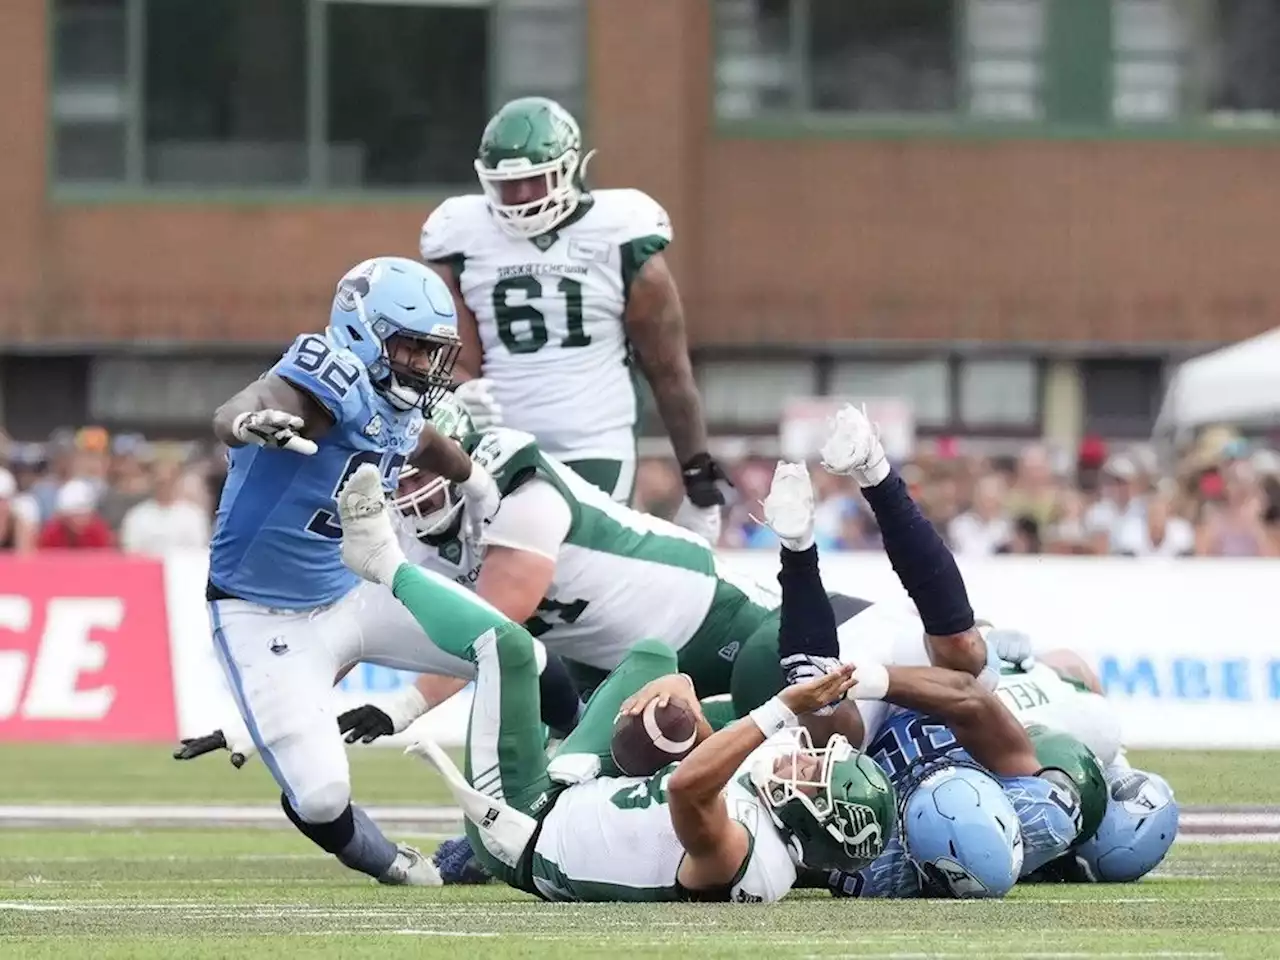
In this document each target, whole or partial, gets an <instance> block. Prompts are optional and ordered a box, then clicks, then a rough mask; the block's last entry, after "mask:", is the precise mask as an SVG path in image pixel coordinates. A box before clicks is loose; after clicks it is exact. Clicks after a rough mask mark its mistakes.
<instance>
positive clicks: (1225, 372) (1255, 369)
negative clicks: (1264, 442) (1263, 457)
mask: <svg viewBox="0 0 1280 960" xmlns="http://www.w3.org/2000/svg"><path fill="white" fill-rule="evenodd" d="M1219 423H1221V424H1230V425H1233V426H1240V427H1247V426H1267V425H1271V424H1278V423H1280V327H1277V328H1276V329H1275V330H1272V331H1270V332H1269V333H1264V334H1262V335H1260V336H1257V337H1254V338H1252V339H1250V340H1244V341H1242V342H1240V343H1235V344H1232V345H1231V346H1229V347H1224V348H1222V349H1221V350H1215V351H1214V352H1213V353H1206V354H1205V355H1204V356H1200V357H1196V358H1195V359H1193V360H1188V361H1187V362H1186V363H1184V364H1182V366H1181V367H1179V368H1178V372H1177V373H1175V374H1174V376H1173V380H1172V381H1171V382H1170V384H1169V389H1168V391H1167V392H1166V393H1165V398H1164V404H1163V405H1162V406H1161V408H1160V416H1159V417H1158V418H1157V420H1156V429H1155V432H1156V434H1157V435H1158V436H1160V435H1165V436H1167V435H1169V434H1177V433H1181V432H1183V431H1187V430H1193V429H1195V428H1197V427H1202V426H1206V425H1208V424H1219Z"/></svg>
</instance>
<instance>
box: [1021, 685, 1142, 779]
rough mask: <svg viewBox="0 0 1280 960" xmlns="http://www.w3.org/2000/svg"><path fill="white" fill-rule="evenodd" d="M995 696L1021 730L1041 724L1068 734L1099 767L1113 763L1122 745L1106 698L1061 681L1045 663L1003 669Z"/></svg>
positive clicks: (1118, 728) (1117, 722)
mask: <svg viewBox="0 0 1280 960" xmlns="http://www.w3.org/2000/svg"><path fill="white" fill-rule="evenodd" d="M996 694H997V696H999V697H1000V699H1001V700H1002V701H1003V702H1004V705H1005V706H1006V707H1008V708H1009V710H1010V711H1011V712H1012V713H1013V715H1014V716H1015V717H1017V718H1018V722H1019V723H1021V724H1022V725H1023V726H1024V727H1031V726H1036V725H1037V724H1042V725H1044V726H1046V727H1049V728H1051V729H1054V730H1060V731H1062V732H1063V733H1069V734H1071V735H1072V736H1073V737H1075V738H1076V739H1077V740H1079V741H1080V742H1081V743H1083V744H1084V745H1085V746H1087V747H1088V748H1089V749H1090V750H1092V751H1093V753H1094V754H1095V755H1096V756H1097V758H1098V759H1099V760H1100V761H1102V764H1103V766H1107V765H1110V764H1111V763H1113V762H1114V761H1115V759H1116V756H1117V755H1118V754H1119V752H1120V749H1121V747H1122V746H1123V743H1122V739H1121V733H1120V721H1119V719H1118V718H1117V716H1116V713H1115V710H1114V709H1112V707H1111V704H1109V703H1108V702H1107V699H1106V698H1105V697H1102V696H1099V695H1098V694H1096V693H1094V692H1093V691H1091V690H1088V689H1086V688H1085V687H1083V686H1081V685H1079V684H1077V683H1073V682H1072V681H1070V680H1065V679H1063V678H1062V677H1061V676H1060V675H1059V674H1058V673H1057V671H1055V670H1054V669H1053V668H1052V667H1050V666H1048V665H1047V664H1044V663H1037V664H1035V666H1033V667H1032V668H1031V669H1030V670H1027V671H1023V670H1018V669H1016V668H1008V669H1006V670H1005V671H1004V672H1003V673H1002V674H1001V676H1000V684H999V686H998V687H997V688H996Z"/></svg>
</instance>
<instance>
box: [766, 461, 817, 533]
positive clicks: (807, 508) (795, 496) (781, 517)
mask: <svg viewBox="0 0 1280 960" xmlns="http://www.w3.org/2000/svg"><path fill="white" fill-rule="evenodd" d="M760 506H761V508H762V509H763V510H764V523H765V526H767V527H768V528H769V529H770V530H772V531H773V532H774V533H776V534H777V535H778V539H780V540H781V541H782V543H783V545H784V546H785V547H786V548H787V549H788V550H808V549H809V548H810V547H811V546H813V521H814V509H813V483H812V482H811V481H810V480H809V468H808V467H806V466H805V465H804V464H803V463H787V462H786V461H785V460H779V461H778V466H777V467H776V468H775V469H774V471H773V482H772V483H771V484H770V485H769V494H768V496H766V497H765V498H764V499H763V500H761V501H760Z"/></svg>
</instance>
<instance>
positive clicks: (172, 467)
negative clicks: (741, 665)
mask: <svg viewBox="0 0 1280 960" xmlns="http://www.w3.org/2000/svg"><path fill="white" fill-rule="evenodd" d="M1074 453H1075V455H1074V456H1069V457H1067V458H1066V459H1065V461H1064V458H1063V457H1062V456H1060V455H1055V454H1054V453H1053V452H1051V451H1050V450H1048V449H1047V448H1046V447H1044V446H1042V445H1040V444H1034V443H1029V444H1027V445H1026V446H1024V447H1023V448H1022V449H1021V451H1020V453H1019V454H1018V455H1017V456H1016V457H1011V458H1008V459H1001V458H990V457H981V456H973V455H967V454H965V453H964V452H963V450H960V449H957V448H956V446H955V445H954V444H945V445H941V444H932V443H929V442H927V441H926V442H922V443H921V444H919V445H918V447H917V450H916V453H915V456H914V457H913V458H912V459H911V460H910V461H908V462H905V463H902V464H899V465H898V466H899V469H900V470H901V472H902V475H903V476H904V478H905V479H906V480H907V482H908V484H909V485H910V487H911V490H912V493H913V495H914V496H915V497H916V500H917V501H918V502H919V503H920V505H921V507H922V509H923V510H924V512H925V514H926V516H928V517H929V519H930V520H931V521H932V522H933V524H934V525H935V526H936V527H937V529H938V530H939V531H940V532H941V533H942V534H943V535H944V537H945V538H946V540H947V541H948V542H949V543H950V544H951V547H952V549H953V550H954V551H955V552H956V553H957V554H958V555H960V556H988V555H992V554H1006V553H1013V554H1019V553H1020V554H1042V553H1045V554H1082V555H1106V554H1112V555H1123V556H1166V557H1176V556H1193V555H1197V556H1276V555H1280V454H1277V453H1276V452H1275V451H1274V450H1272V449H1270V448H1269V447H1268V446H1266V445H1262V444H1258V443H1256V442H1250V441H1247V440H1245V439H1243V438H1242V437H1240V436H1239V435H1237V434H1236V433H1234V432H1233V431H1231V430H1228V429H1225V428H1215V429H1212V430H1209V431H1207V432H1205V433H1204V434H1202V435H1201V437H1200V438H1199V440H1198V442H1197V443H1196V444H1195V445H1194V446H1193V447H1192V448H1191V449H1190V450H1188V451H1186V452H1184V454H1183V455H1182V456H1181V458H1180V459H1179V460H1178V461H1177V463H1175V464H1173V465H1172V466H1166V467H1165V468H1164V469H1162V465H1161V464H1160V463H1159V462H1158V461H1157V458H1156V456H1155V454H1154V452H1153V451H1152V450H1151V449H1149V448H1147V447H1145V446H1142V445H1136V446H1122V447H1118V448H1117V447H1115V446H1114V445H1112V446H1111V447H1109V446H1108V445H1107V444H1105V443H1103V442H1102V441H1100V440H1097V439H1087V440H1086V441H1085V442H1084V443H1082V444H1081V446H1080V449H1079V450H1078V451H1075V452H1074ZM773 466H774V461H773V460H771V459H766V458H763V457H746V458H744V459H741V460H739V461H737V462H735V463H733V464H731V472H732V474H733V477H734V481H735V483H736V486H737V490H738V498H737V502H736V503H735V504H734V505H733V506H732V508H731V509H730V511H729V513H728V515H727V518H726V523H725V526H724V534H723V537H722V540H721V546H724V547H731V548H744V549H753V548H769V549H772V548H773V547H774V546H775V545H776V539H775V538H774V536H773V534H772V533H771V532H770V531H769V530H768V529H767V528H765V527H763V526H761V525H760V524H759V523H758V522H757V521H756V520H755V519H754V517H753V514H754V515H755V516H759V515H760V509H759V506H758V502H759V500H761V499H762V498H763V497H764V495H765V493H766V492H767V491H768V487H769V481H770V478H771V477H772V475H773ZM810 472H811V474H812V476H813V480H814V484H815V487H816V495H817V503H818V521H817V524H818V525H817V539H818V542H819V544H820V545H821V547H822V548H823V549H825V550H874V549H878V547H879V534H878V531H877V529H876V525H875V519H874V517H873V516H872V515H871V512H870V510H869V509H868V508H867V505H866V503H865V502H864V501H863V499H862V497H861V495H860V494H859V491H858V488H857V486H856V485H855V484H854V483H852V481H849V480H847V479H845V478H840V477H833V476H831V475H829V474H828V473H826V472H825V471H823V470H822V469H821V468H819V467H817V466H816V465H814V466H813V468H812V469H811V471H810ZM224 480H225V458H224V456H223V452H222V451H221V450H218V449H214V448H213V447H212V446H211V445H209V444H201V443H177V442H163V441H149V440H147V439H145V438H143V437H141V436H138V435H136V434H117V435H115V436H111V435H109V434H108V433H107V431H105V430H103V429H101V428H99V427H83V428H80V429H78V430H60V431H56V432H55V433H54V434H53V435H52V436H51V437H50V438H49V439H48V440H47V441H46V442H44V443H40V444H33V443H14V442H9V441H8V440H7V439H5V438H4V436H3V434H0V551H15V552H20V553H25V552H31V551H35V550H40V549H65V548H116V549H120V550H123V551H125V552H128V553H139V554H150V555H159V554H164V553H166V552H168V551H171V550H180V549H186V548H201V547H203V546H205V545H206V544H207V543H208V540H209V533H210V529H211V526H212V520H213V512H214V510H215V508H216V505H217V500H218V496H219V493H220V491H221V487H222V483H223V481H224ZM682 493H683V489H682V487H681V483H680V475H679V472H678V471H677V470H676V468H675V465H674V464H673V463H672V462H670V461H669V460H666V459H645V460H642V461H641V463H640V467H639V470H638V472H637V481H636V505H637V506H638V507H639V508H640V509H643V510H646V511H648V512H651V513H655V514H658V515H662V516H667V517H670V516H672V515H674V513H675V511H676V509H677V507H678V506H679V503H680V498H681V496H682Z"/></svg>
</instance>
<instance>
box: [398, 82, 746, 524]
mask: <svg viewBox="0 0 1280 960" xmlns="http://www.w3.org/2000/svg"><path fill="white" fill-rule="evenodd" d="M593 153H594V151H592V152H588V153H584V152H583V146H582V134H581V132H580V130H579V127H578V123H577V121H576V120H575V119H574V118H573V117H572V116H571V115H570V114H569V112H568V111H567V110H565V109H564V108H563V107H562V106H560V104H558V103H556V102H555V101H553V100H548V99H546V98H544V97H524V98H521V99H519V100H512V101H511V102H510V103H508V104H506V105H505V106H503V107H502V108H501V109H500V110H499V111H498V112H497V113H496V114H495V115H494V116H493V118H492V119H491V120H490V121H489V123H488V125H487V126H486V127H485V129H484V134H483V136H482V137H481V140H480V149H479V154H478V156H477V158H476V161H475V169H476V175H477V177H478V178H479V180H480V186H481V188H482V192H481V193H478V194H471V195H466V196H458V197H452V198H450V199H448V200H446V201H445V202H444V203H442V204H441V205H440V206H439V207H437V208H436V210H435V211H434V212H433V213H432V214H431V216H430V217H429V218H428V219H427V221H426V223H425V224H424V225H423V227H422V234H421V238H420V244H419V248H420V251H421V254H422V258H423V259H424V260H425V261H426V262H427V263H428V264H430V265H431V266H432V267H433V268H434V269H435V270H437V271H438V272H439V273H440V275H441V276H442V277H443V278H444V279H445V281H446V282H447V283H448V284H449V287H450V289H451V290H452V292H453V296H454V301H455V303H456V305H457V310H458V328H459V332H460V335H461V337H462V355H461V357H460V358H459V360H458V371H459V376H460V377H461V378H466V379H468V380H469V382H466V383H463V384H462V385H461V386H460V387H459V388H458V396H459V398H460V399H462V400H463V401H464V402H465V403H467V404H468V406H469V408H470V409H471V411H472V413H473V414H474V415H475V416H476V418H477V426H478V427H480V428H486V427H491V426H497V425H498V424H499V423H505V424H506V425H507V426H510V427H513V428H515V429H517V430H521V431H524V432H526V433H530V434H532V435H533V436H535V437H537V439H538V443H539V445H540V446H541V447H542V449H543V450H544V451H545V452H547V453H549V454H551V455H553V456H555V457H556V458H558V459H559V460H561V461H562V462H563V463H565V464H566V465H567V466H568V467H570V468H571V469H572V470H573V471H574V472H575V473H577V474H578V475H579V476H581V477H583V478H584V479H586V480H587V481H588V482H590V483H591V484H593V485H594V486H596V487H598V488H600V489H601V490H603V491H605V493H607V494H608V495H609V496H610V497H611V498H613V499H614V500H616V501H618V502H620V503H629V502H630V501H631V496H632V491H633V488H634V484H635V475H636V440H635V438H636V429H637V416H638V401H637V393H636V388H635V382H634V381H633V376H634V373H635V371H634V366H635V365H636V364H638V365H639V368H640V370H641V371H643V373H644V375H645V378H646V379H647V380H648V382H649V386H650V387H651V388H652V390H653V395H654V398H655V400H656V401H657V405H658V410H659V411H660V413H661V414H662V419H663V422H664V423H665V424H666V427H667V432H668V433H669V435H670V437H671V444H672V447H673V448H674V450H675V455H676V459H677V460H678V461H679V463H680V467H681V470H682V472H683V477H684V486H685V492H686V494H687V501H686V503H685V505H684V507H683V508H682V511H681V513H680V514H679V515H678V521H679V522H680V523H681V524H682V525H684V526H688V527H690V528H691V529H694V530H696V531H697V532H698V533H700V534H702V535H703V536H705V537H706V538H707V540H709V541H710V542H711V543H713V544H714V543H716V542H717V541H718V540H719V532H720V508H721V507H722V506H723V505H724V503H725V496H726V491H727V489H728V481H727V479H726V477H725V474H724V471H723V470H722V469H721V467H720V465H719V464H718V463H717V462H716V461H715V460H714V459H713V458H712V457H711V455H710V454H709V453H708V452H707V432H706V425H705V423H704V421H703V416H702V401H701V398H700V397H699V394H698V388H697V385H696V384H695V382H694V378H693V370H692V367H691V365H690V362H689V353H688V347H687V344H686V337H685V321H684V310H683V307H682V306H681V303H680V294H679V292H678V290H677V289H676V283H675V279H674V278H673V277H672V275H671V271H670V268H669V267H668V266H667V262H666V259H665V257H664V255H663V251H664V250H665V249H666V247H667V245H668V244H669V243H670V242H671V237H672V233H671V222H670V219H669V218H668V216H667V213H666V211H665V210H663V209H662V207H661V206H659V205H658V204H657V203H656V202H655V201H654V200H653V199H652V198H651V197H649V196H648V195H647V194H645V193H643V192H642V191H640V190H589V189H588V188H587V185H586V180H585V175H586V167H587V163H588V161H589V160H590V158H591V156H592V154H593ZM481 377H482V378H483V379H477V378H481Z"/></svg>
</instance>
